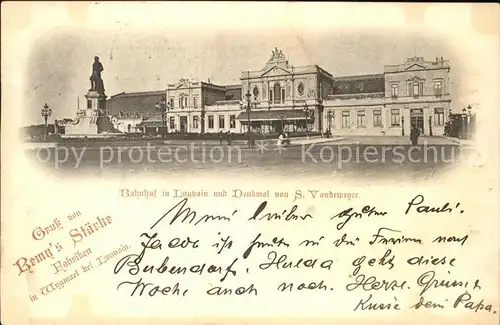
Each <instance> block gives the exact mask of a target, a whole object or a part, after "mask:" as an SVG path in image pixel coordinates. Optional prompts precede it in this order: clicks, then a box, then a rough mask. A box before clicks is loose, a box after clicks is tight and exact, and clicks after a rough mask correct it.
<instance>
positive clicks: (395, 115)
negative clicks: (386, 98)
mask: <svg viewBox="0 0 500 325" xmlns="http://www.w3.org/2000/svg"><path fill="white" fill-rule="evenodd" d="M400 114H401V113H400V112H399V109H391V126H400V122H401V118H400V116H401V115H400Z"/></svg>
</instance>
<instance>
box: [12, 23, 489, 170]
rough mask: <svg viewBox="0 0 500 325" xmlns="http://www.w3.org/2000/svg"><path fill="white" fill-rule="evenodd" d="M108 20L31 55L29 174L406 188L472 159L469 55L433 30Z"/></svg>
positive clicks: (55, 35) (57, 38)
mask: <svg viewBox="0 0 500 325" xmlns="http://www.w3.org/2000/svg"><path fill="white" fill-rule="evenodd" d="M116 23H117V24H119V25H120V26H121V27H120V28H119V30H118V31H116V32H109V31H93V30H89V29H77V28H74V29H55V30H53V31H51V32H50V33H48V34H45V35H43V37H41V38H40V39H39V40H38V41H37V43H36V45H35V46H34V47H33V48H32V51H31V53H30V58H31V60H30V65H31V67H30V69H29V75H28V76H27V79H28V80H29V85H32V86H30V87H28V88H27V89H26V96H27V101H28V102H29V103H30V105H29V106H28V107H27V108H25V110H24V114H26V121H27V123H26V124H25V125H24V126H23V128H22V132H21V134H22V136H23V141H25V143H26V145H27V149H26V151H27V154H28V156H29V157H30V158H31V159H32V160H33V161H34V162H35V163H36V165H38V166H40V167H44V168H51V169H54V170H55V171H56V172H57V173H58V174H68V173H75V172H76V173H85V172H88V173H91V174H95V173H99V174H106V173H108V172H109V173H113V172H116V171H117V170H119V171H120V172H124V171H127V172H130V173H143V172H146V173H159V174H168V173H172V172H175V173H180V174H182V173H189V174H192V173H196V174H208V175H210V174H211V173H220V175H238V174H244V173H257V174H262V175H268V174H272V175H280V176H281V175H283V176H284V175H289V174H296V173H300V174H303V173H309V174H311V175H317V176H318V177H331V176H332V175H333V176H335V177H347V178H349V177H351V178H352V177H359V176H362V177H368V178H379V179H385V178H387V176H388V175H391V177H401V178H403V179H405V178H408V177H410V178H412V177H414V178H425V177H429V175H435V174H436V173H438V174H439V173H447V172H449V171H450V170H453V169H455V168H456V167H457V166H459V165H460V164H462V163H463V162H464V161H467V159H471V156H472V157H473V156H474V135H475V133H476V114H477V113H478V111H480V110H481V107H480V105H479V104H478V99H477V98H476V96H475V95H474V92H467V95H466V96H463V93H464V91H467V90H466V88H467V85H466V84H465V80H466V78H467V75H466V73H464V67H463V65H464V64H465V61H466V60H467V58H465V57H462V56H460V55H459V54H457V53H456V52H454V51H453V50H452V49H451V47H450V44H449V42H448V41H447V39H446V37H444V36H440V35H438V34H436V33H429V32H426V31H424V30H421V31H419V30H412V29H409V28H408V29H407V30H405V29H398V30H378V31H377V30H370V31H366V30H361V29H360V30H356V29H338V28H335V29H334V28H332V29H323V30H320V31H313V30H307V29H304V30H299V31H288V30H273V29H265V30H260V29H258V28H257V27H256V28H255V30H230V31H222V32H218V33H217V34H215V33H214V32H213V31H210V30H208V31H207V30H201V29H200V30H193V31H189V32H187V31H180V32H176V33H175V34H172V33H169V31H168V30H167V29H165V30H162V29H161V28H158V29H153V30H151V31H149V30H147V31H137V30H135V29H134V27H133V26H128V25H127V24H123V25H122V23H120V22H116ZM28 121H29V122H28Z"/></svg>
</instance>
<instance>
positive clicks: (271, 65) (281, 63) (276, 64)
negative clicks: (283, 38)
mask: <svg viewBox="0 0 500 325" xmlns="http://www.w3.org/2000/svg"><path fill="white" fill-rule="evenodd" d="M276 68H281V69H282V70H283V71H279V74H283V72H284V73H289V72H288V71H289V70H290V69H291V66H290V64H289V63H288V60H287V59H286V57H285V54H283V51H281V50H278V48H277V47H275V48H274V50H273V51H272V52H271V57H270V58H269V60H268V61H267V62H266V65H265V66H264V68H263V69H262V70H261V71H263V74H262V75H264V74H268V73H269V72H270V71H274V70H273V69H276ZM276 71H277V70H276ZM277 72H278V71H277Z"/></svg>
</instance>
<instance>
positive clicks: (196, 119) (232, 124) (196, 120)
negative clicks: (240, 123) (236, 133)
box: [169, 115, 236, 130]
mask: <svg viewBox="0 0 500 325" xmlns="http://www.w3.org/2000/svg"><path fill="white" fill-rule="evenodd" d="M218 118H219V125H218V128H219V129H224V128H225V127H226V117H225V115H219V117H218ZM207 121H208V128H209V129H214V128H215V125H214V122H215V117H214V115H208V116H207ZM187 122H188V121H187V116H181V117H180V124H181V125H183V124H187ZM191 125H192V128H193V129H199V128H200V116H193V117H192V124H191ZM169 127H170V129H171V130H175V117H173V116H171V117H170V119H169ZM229 128H231V129H235V128H236V115H229Z"/></svg>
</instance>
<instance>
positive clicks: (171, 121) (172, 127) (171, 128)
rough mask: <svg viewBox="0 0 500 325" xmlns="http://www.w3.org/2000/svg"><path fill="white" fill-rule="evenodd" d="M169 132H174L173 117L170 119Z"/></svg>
mask: <svg viewBox="0 0 500 325" xmlns="http://www.w3.org/2000/svg"><path fill="white" fill-rule="evenodd" d="M170 130H175V117H173V116H172V117H170Z"/></svg>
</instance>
